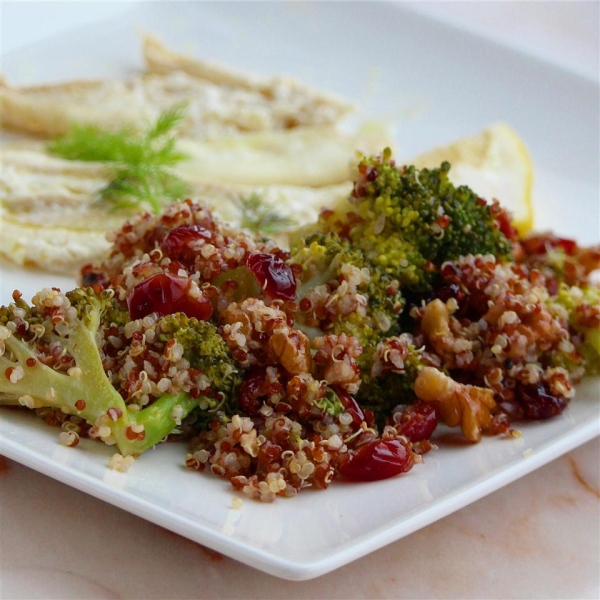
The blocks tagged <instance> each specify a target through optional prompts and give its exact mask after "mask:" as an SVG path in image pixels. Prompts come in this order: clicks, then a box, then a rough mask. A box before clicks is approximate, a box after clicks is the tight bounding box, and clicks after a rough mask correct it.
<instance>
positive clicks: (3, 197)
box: [0, 143, 352, 273]
mask: <svg viewBox="0 0 600 600" xmlns="http://www.w3.org/2000/svg"><path fill="white" fill-rule="evenodd" d="M108 181H109V176H108V173H107V172H106V166H105V165H103V164H101V163H92V162H80V161H70V160H64V159H60V158H56V157H53V156H49V155H48V154H47V153H46V151H45V149H44V145H43V144H41V143H26V144H16V145H10V146H5V147H3V148H2V152H0V229H1V231H0V235H1V237H2V244H1V245H0V253H1V254H3V255H5V256H7V257H9V258H11V259H12V260H13V261H15V262H17V263H18V264H22V265H28V266H29V265H35V266H38V267H41V268H44V269H47V270H52V271H57V272H67V273H68V272H73V271H75V270H77V268H79V267H81V265H82V264H84V263H86V262H89V261H90V260H93V259H96V258H98V257H99V256H101V255H102V254H103V253H105V252H106V251H107V250H108V248H109V244H108V242H106V240H105V237H104V236H105V234H106V232H108V231H110V230H111V229H115V228H117V227H119V226H121V225H122V224H123V222H124V221H125V220H126V219H127V218H128V217H129V216H130V214H129V213H123V212H110V211H109V210H107V208H106V207H105V206H101V205H99V204H98V202H97V200H98V192H99V191H100V190H101V189H102V188H103V187H104V186H106V184H107V183H108ZM188 181H189V185H190V196H191V197H192V198H194V199H195V200H199V201H201V202H204V203H205V204H207V205H208V206H209V207H210V208H212V209H213V210H214V211H215V213H216V214H217V215H218V216H219V217H220V218H222V219H223V220H225V221H227V222H229V223H231V224H232V225H235V226H241V225H242V210H241V208H240V206H241V205H242V200H243V199H244V198H248V197H249V196H250V195H251V194H252V193H257V194H259V195H260V197H261V198H262V200H263V203H264V205H265V206H266V207H268V208H270V209H272V210H273V211H276V212H277V214H278V215H280V216H281V217H283V218H286V219H288V220H289V221H290V223H291V225H290V227H296V226H297V225H302V224H304V223H309V222H311V221H314V220H315V219H316V218H317V216H318V213H319V211H320V209H321V207H323V206H326V205H329V204H333V203H336V204H337V203H338V202H339V199H340V198H341V197H344V196H347V195H348V193H349V192H350V190H351V188H352V184H351V182H349V181H346V182H343V183H341V184H336V185H331V186H325V187H320V188H313V187H309V186H293V185H267V186H264V185H244V184H223V183H215V182H210V181H201V180H197V179H194V180H192V179H189V180H188ZM279 239H280V241H281V242H282V243H285V240H286V236H285V233H284V234H282V235H281V236H280V237H279Z"/></svg>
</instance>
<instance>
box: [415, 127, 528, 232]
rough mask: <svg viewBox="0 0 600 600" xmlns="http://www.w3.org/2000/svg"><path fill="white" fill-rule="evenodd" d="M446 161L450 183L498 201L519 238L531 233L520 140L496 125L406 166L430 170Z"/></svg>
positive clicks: (525, 160)
mask: <svg viewBox="0 0 600 600" xmlns="http://www.w3.org/2000/svg"><path fill="white" fill-rule="evenodd" d="M445 160H447V161H448V162H449V163H450V164H451V165H452V168H451V169H450V180H451V181H452V183H454V184H455V185H468V186H469V187H470V188H471V189H472V190H473V191H474V192H476V193H477V194H479V195H480V196H481V197H483V198H485V199H486V200H492V199H497V200H498V201H499V202H500V204H501V205H502V206H504V207H505V208H507V209H508V210H509V211H510V212H511V214H512V216H513V220H514V225H515V227H516V228H517V229H518V230H519V233H520V234H521V235H522V236H523V235H525V234H526V233H527V232H528V231H530V230H531V229H532V227H533V201H532V188H533V165H532V163H531V158H530V156H529V152H528V150H527V147H526V146H525V144H524V143H523V140H521V138H520V137H519V136H518V135H517V133H516V132H515V131H514V130H513V129H512V128H511V127H509V126H508V125H506V124H504V123H497V124H495V125H492V126H491V127H488V128H487V129H484V130H483V131H481V132H480V133H478V134H476V135H474V136H471V137H467V138H462V139H460V140H457V141H455V142H453V143H451V144H450V145H448V146H445V147H443V148H436V149H434V150H431V151H429V152H426V153H425V154H421V155H419V156H417V157H416V158H414V159H413V160H411V161H409V163H410V164H414V165H416V166H417V167H429V168H432V167H439V165H440V164H441V163H442V162H443V161H445Z"/></svg>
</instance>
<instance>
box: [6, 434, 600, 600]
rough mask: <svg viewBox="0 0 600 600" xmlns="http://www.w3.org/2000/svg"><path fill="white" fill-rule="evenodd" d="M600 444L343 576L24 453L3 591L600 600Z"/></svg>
mask: <svg viewBox="0 0 600 600" xmlns="http://www.w3.org/2000/svg"><path fill="white" fill-rule="evenodd" d="M599 456H600V440H598V439H596V440H594V441H592V442H589V443H587V444H585V445H584V446H581V447H580V448H578V449H576V450H575V451H573V452H571V453H570V454H567V455H565V456H563V457H561V458H559V459H558V460H556V461H554V462H552V463H551V464H549V465H547V466H545V467H543V468H541V469H539V470H537V471H535V472H534V473H532V474H531V475H529V476H527V477H525V478H523V479H520V480H519V481H516V482H515V483H513V484H511V485H509V486H507V487H505V488H503V489H502V490H500V491H498V492H496V493H494V494H492V495H490V496H488V497H486V498H484V499H482V500H480V501H479V502H476V503H475V504H472V505H471V506H468V507H466V508H464V509H463V510H461V511H459V512H457V513H454V514H453V515H450V516H449V517H446V518H445V519H443V520H441V521H438V522H437V523H434V524H433V525H430V526H429V527H427V528H425V529H422V530H421V531H419V532H417V533H414V534H413V535H411V536H409V537H406V538H404V539H402V540H400V541H398V542H396V543H394V544H391V545H390V546H387V547H385V548H383V549H382V550H379V551H378V552H375V553H373V554H371V555H369V556H367V557H365V558H363V559H361V560H359V561H356V562H354V563H352V564H350V565H348V566H346V567H343V568H342V569H339V570H338V571H335V572H333V573H330V574H328V575H325V576H323V577H320V578H318V579H315V580H312V581H306V582H299V583H296V582H289V581H283V580H280V579H276V578H274V577H270V576H268V575H265V574H263V573H260V572H259V571H256V570H254V569H251V568H250V567H246V566H244V565H241V564H240V563H237V562H236V561H233V560H231V559H229V558H226V557H224V556H221V555H220V554H217V553H215V552H213V551H210V550H208V549H206V548H203V547H202V546H199V545H198V544H195V543H194V542H190V541H189V540H187V539H185V538H182V537H180V536H178V535H176V534H173V533H171V532H169V531H167V530H165V529H161V528H160V527H157V526H156V525H153V524H151V523H148V522H147V521H143V520H142V519H139V518H137V517H134V516H131V515H130V514H128V513H126V512H124V511H122V510H119V509H116V508H113V507H111V506H109V505H107V504H105V503H103V502H101V501H100V500H96V499H95V498H92V497H90V496H87V495H85V494H83V493H81V492H78V491H76V490H73V489H70V488H67V487H66V486H64V485H62V484H60V483H57V482H56V481H54V480H52V479H49V478H48V477H45V476H43V475H40V474H39V473H36V472H34V471H31V470H29V469H27V468H26V467H23V466H21V465H19V464H17V463H14V462H12V461H8V460H6V459H2V462H0V490H1V493H0V503H1V504H0V506H1V523H2V525H1V527H2V536H1V537H0V549H1V552H2V554H1V562H2V575H1V581H2V587H1V588H0V589H1V591H0V594H1V597H2V598H7V599H8V598H15V599H16V598H23V599H29V598H80V599H83V598H86V599H87V598H89V599H92V598H93V599H107V600H108V599H113V598H147V599H150V598H157V599H159V598H246V599H254V598H256V599H265V598H273V599H279V598H281V599H284V598H288V599H289V598H298V599H300V598H302V599H303V598H315V599H320V598H347V599H351V598H466V597H469V598H504V599H508V598H597V597H598V592H599V590H600V581H599V577H600V564H599V560H600V559H599V557H600V543H599V542H600V538H599V531H600V512H599V510H598V507H599V500H600V491H599V490H600V474H599V471H598V458H599Z"/></svg>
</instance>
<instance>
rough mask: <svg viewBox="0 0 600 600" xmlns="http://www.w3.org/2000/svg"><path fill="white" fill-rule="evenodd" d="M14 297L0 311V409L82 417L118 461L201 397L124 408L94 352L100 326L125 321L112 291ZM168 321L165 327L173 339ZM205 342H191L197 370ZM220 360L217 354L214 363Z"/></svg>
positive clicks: (170, 426) (168, 397) (156, 438)
mask: <svg viewBox="0 0 600 600" xmlns="http://www.w3.org/2000/svg"><path fill="white" fill-rule="evenodd" d="M15 298H16V301H15V303H14V304H11V305H9V306H8V307H2V308H1V309H0V404H17V405H22V406H27V407H28V408H41V407H50V408H55V409H60V410H62V411H64V412H66V413H67V414H71V415H76V416H78V417H81V418H83V419H85V421H87V422H88V423H90V424H91V425H92V426H93V429H95V430H96V432H97V436H96V437H99V438H100V439H102V440H104V441H105V442H107V443H115V444H116V445H117V447H118V449H119V451H120V452H121V453H122V454H123V455H138V454H141V453H142V452H144V451H145V450H147V449H148V448H151V447H152V446H154V445H155V444H157V443H159V442H160V441H162V440H163V439H164V438H165V437H166V436H167V435H169V434H170V433H171V432H172V431H173V430H174V429H175V428H176V426H177V425H178V424H179V423H180V422H181V419H182V418H185V417H186V416H187V415H188V414H189V413H190V411H192V410H193V409H194V408H196V406H198V404H199V402H200V401H201V400H202V399H203V396H199V397H197V398H193V397H192V396H191V395H190V394H188V393H185V392H178V393H173V394H165V395H163V396H161V397H159V398H158V399H156V400H155V401H154V402H153V403H152V404H150V405H149V406H147V407H146V408H144V409H142V410H139V411H137V412H132V411H129V410H128V408H127V406H126V404H125V401H124V400H123V398H122V397H121V395H120V394H119V393H118V392H117V390H116V389H115V388H114V387H113V385H112V384H111V381H110V379H109V378H108V377H107V375H106V373H105V371H104V367H103V363H102V355H101V352H100V348H99V343H100V342H101V328H102V327H107V326H109V325H114V326H118V324H119V323H124V322H127V321H128V318H127V315H126V313H125V312H124V311H121V310H120V309H119V308H118V306H117V305H116V303H115V302H114V301H113V292H112V290H107V291H103V292H101V293H99V294H96V293H95V292H94V291H93V290H92V289H91V288H79V289H77V290H74V291H73V292H70V293H68V294H66V295H65V294H62V293H60V292H58V291H55V290H49V289H46V290H43V291H42V292H40V293H38V294H36V296H34V299H33V303H32V304H33V305H32V306H29V305H28V304H27V303H26V302H24V301H23V300H22V299H20V297H19V295H18V294H17V295H15ZM173 321H174V320H171V321H169V324H168V326H167V328H166V329H167V330H168V331H171V333H172V334H175V333H176V332H175V328H174V325H173ZM190 321H191V320H190ZM194 328H195V327H194V326H193V325H191V324H190V325H189V327H188V328H187V329H184V332H183V333H182V335H183V336H185V337H186V338H187V337H191V336H192V334H191V333H190V332H189V331H190V330H191V329H194ZM213 329H214V328H213ZM199 330H202V328H199ZM207 333H208V334H209V335H210V333H211V332H207ZM213 333H214V335H213V338H214V337H215V336H216V335H217V334H216V330H215V331H214V332H213ZM211 344H214V339H212V341H211V340H210V339H209V341H207V342H206V346H203V345H202V343H200V342H199V341H198V340H196V339H195V340H194V348H195V349H201V350H200V353H201V356H200V357H199V358H198V361H199V363H200V364H204V365H205V364H206V363H207V362H209V361H208V356H207V354H206V353H207V352H208V351H209V349H210V347H211ZM215 346H218V344H216V345H215ZM220 350H221V348H219V351H220ZM203 351H204V355H202V352H203ZM192 352H193V350H192ZM221 358H222V357H221V354H217V357H216V359H215V361H218V360H220V359H221ZM217 370H218V367H217Z"/></svg>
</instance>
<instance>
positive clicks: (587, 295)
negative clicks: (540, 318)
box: [555, 283, 600, 375]
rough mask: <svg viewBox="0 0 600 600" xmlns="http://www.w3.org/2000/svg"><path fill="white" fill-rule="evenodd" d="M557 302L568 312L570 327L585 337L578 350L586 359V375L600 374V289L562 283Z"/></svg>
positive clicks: (574, 337) (591, 286)
mask: <svg viewBox="0 0 600 600" xmlns="http://www.w3.org/2000/svg"><path fill="white" fill-rule="evenodd" d="M555 301H556V302H557V303H558V304H559V305H560V306H562V307H563V308H565V309H566V310H567V314H568V321H569V326H570V327H571V328H572V329H573V330H574V331H575V332H577V333H578V334H580V335H581V336H582V337H583V341H582V342H581V345H579V346H578V347H577V349H578V350H579V352H581V354H582V355H583V357H584V360H585V365H584V366H585V371H586V374H588V375H597V374H600V288H598V287H595V286H593V285H584V286H581V287H577V286H572V287H569V286H568V285H566V284H565V283H562V284H561V285H560V288H559V290H558V296H557V297H556V299H555ZM573 339H574V340H576V339H577V337H576V336H573Z"/></svg>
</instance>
